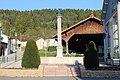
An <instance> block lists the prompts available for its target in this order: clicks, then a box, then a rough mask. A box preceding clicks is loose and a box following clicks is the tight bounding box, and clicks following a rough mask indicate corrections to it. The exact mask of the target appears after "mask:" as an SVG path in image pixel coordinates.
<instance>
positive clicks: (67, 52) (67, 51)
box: [66, 41, 69, 54]
mask: <svg viewBox="0 0 120 80" xmlns="http://www.w3.org/2000/svg"><path fill="white" fill-rule="evenodd" d="M66 54H69V50H68V41H66Z"/></svg>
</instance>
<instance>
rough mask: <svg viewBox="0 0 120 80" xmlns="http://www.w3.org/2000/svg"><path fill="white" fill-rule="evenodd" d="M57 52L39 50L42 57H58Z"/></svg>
mask: <svg viewBox="0 0 120 80" xmlns="http://www.w3.org/2000/svg"><path fill="white" fill-rule="evenodd" d="M56 54H57V52H56V51H50V52H49V51H45V50H39V55H40V57H56Z"/></svg>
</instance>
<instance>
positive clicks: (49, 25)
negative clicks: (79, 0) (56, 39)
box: [0, 9, 101, 38]
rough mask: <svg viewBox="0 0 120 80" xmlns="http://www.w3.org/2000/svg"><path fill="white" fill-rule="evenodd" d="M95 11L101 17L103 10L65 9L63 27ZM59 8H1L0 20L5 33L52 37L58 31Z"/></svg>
mask: <svg viewBox="0 0 120 80" xmlns="http://www.w3.org/2000/svg"><path fill="white" fill-rule="evenodd" d="M92 11H93V13H94V15H95V16H96V17H98V18H101V10H89V9H87V10H83V9H77V10H76V9H63V10H62V11H61V12H62V29H65V28H67V27H70V26H71V25H73V24H75V23H77V22H79V21H81V20H83V19H85V18H87V17H88V16H89V15H90V13H91V12H92ZM56 15H57V10H56V9H54V10H51V9H43V10H32V11H16V10H0V22H1V23H2V30H3V33H4V34H6V35H9V36H12V37H14V35H15V32H17V34H18V37H20V35H21V36H23V37H24V38H27V37H29V36H35V37H43V38H50V37H51V36H53V35H54V34H55V33H56V27H57V23H56V22H57V19H56Z"/></svg>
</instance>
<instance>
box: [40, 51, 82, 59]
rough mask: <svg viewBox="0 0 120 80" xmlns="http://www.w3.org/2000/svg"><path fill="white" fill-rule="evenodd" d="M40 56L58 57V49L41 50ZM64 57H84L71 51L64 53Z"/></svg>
mask: <svg viewBox="0 0 120 80" xmlns="http://www.w3.org/2000/svg"><path fill="white" fill-rule="evenodd" d="M39 55H40V57H56V55H57V52H56V51H45V50H39ZM63 56H64V57H83V55H81V54H76V53H71V54H63Z"/></svg>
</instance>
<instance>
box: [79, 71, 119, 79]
mask: <svg viewBox="0 0 120 80" xmlns="http://www.w3.org/2000/svg"><path fill="white" fill-rule="evenodd" d="M80 73H81V77H87V78H89V77H90V78H92V77H93V78H120V71H103V70H102V71H100V70H97V71H95V70H93V71H90V70H81V72H80Z"/></svg>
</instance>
